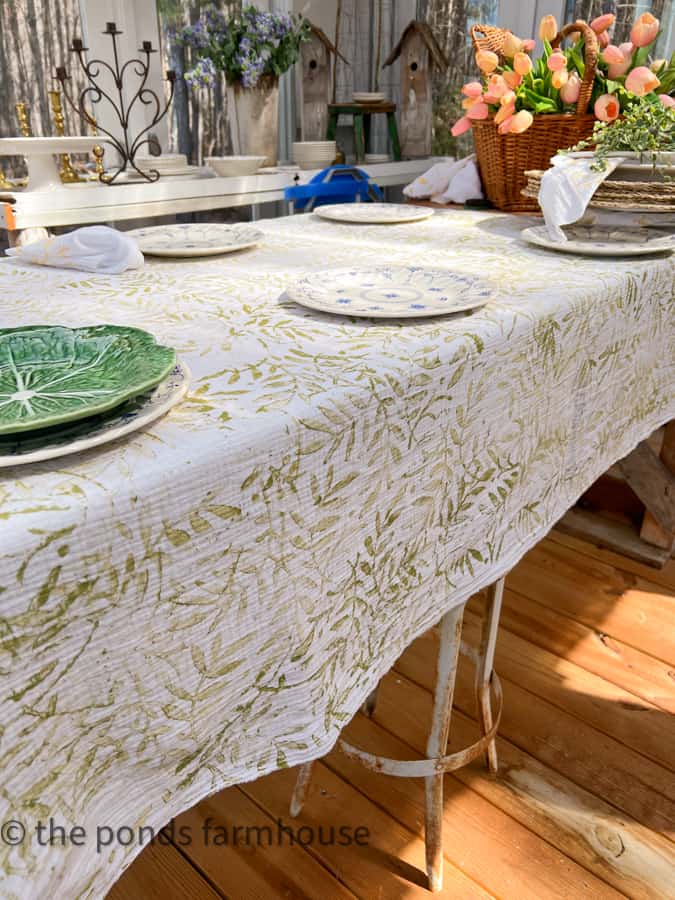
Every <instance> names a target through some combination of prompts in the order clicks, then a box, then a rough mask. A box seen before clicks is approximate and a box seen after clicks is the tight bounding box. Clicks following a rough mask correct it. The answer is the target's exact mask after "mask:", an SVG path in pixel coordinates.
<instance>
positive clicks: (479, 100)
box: [452, 12, 675, 137]
mask: <svg viewBox="0 0 675 900" xmlns="http://www.w3.org/2000/svg"><path fill="white" fill-rule="evenodd" d="M614 20H615V16H614V15H613V14H611V13H607V14H605V15H602V16H599V17H598V18H596V19H594V20H593V21H592V22H591V23H590V27H591V29H592V30H593V32H594V33H595V35H596V37H597V41H598V44H599V47H600V58H599V61H598V65H597V69H596V73H595V78H594V81H593V87H592V94H591V102H590V105H589V111H590V110H592V111H593V113H594V114H595V118H596V119H597V120H598V121H600V122H606V123H608V122H613V121H614V120H615V119H617V118H618V117H619V116H620V115H621V114H622V112H624V111H625V110H626V109H628V108H629V107H630V106H631V104H632V103H634V102H635V101H636V99H638V98H642V97H645V96H647V95H650V94H653V95H654V96H655V97H658V98H659V100H660V102H661V103H662V104H663V105H665V106H668V107H672V106H675V99H674V98H673V93H675V54H673V56H672V57H671V59H670V60H665V59H653V58H652V57H651V53H652V49H653V48H654V46H655V43H656V39H657V37H658V35H659V28H660V23H659V20H658V19H657V18H656V17H655V16H653V15H652V14H651V13H648V12H645V13H643V14H642V15H641V16H639V18H638V19H637V20H636V22H635V24H634V25H633V28H632V29H631V33H630V41H627V42H625V43H622V44H619V45H618V46H617V45H615V44H614V43H613V42H612V36H611V32H612V27H613V25H614ZM557 35H558V23H557V22H556V20H555V17H554V16H550V15H549V16H544V18H543V19H542V20H541V23H540V26H539V38H540V40H541V42H542V44H543V48H544V52H543V54H542V55H541V56H540V57H539V58H538V59H536V60H533V59H532V55H531V54H532V51H533V49H534V47H535V41H533V40H530V39H527V40H523V39H521V38H519V37H516V36H515V35H513V34H511V33H507V34H506V38H505V40H504V44H503V49H502V55H501V57H499V56H497V54H496V53H493V52H492V51H490V50H478V51H477V52H476V64H477V66H478V68H479V69H480V71H481V73H482V80H481V81H471V82H469V83H468V84H465V85H464V87H463V88H462V94H463V101H462V107H463V109H464V110H465V114H464V115H463V116H462V118H461V119H459V121H457V122H456V123H455V124H454V126H453V128H452V134H453V136H454V137H457V136H458V135H460V134H463V133H464V132H465V131H468V130H469V129H470V128H471V125H472V122H473V121H480V120H481V119H488V118H490V117H492V119H493V121H494V123H495V125H497V126H498V130H499V133H500V134H509V133H510V134H520V133H521V132H524V131H526V130H527V129H528V128H529V127H530V126H531V125H532V122H533V120H534V118H533V117H534V115H537V114H542V113H543V114H546V113H565V112H572V111H573V110H574V107H575V104H576V102H577V100H578V99H579V93H580V90H581V84H582V79H583V77H584V72H585V64H584V51H585V47H584V36H583V33H582V32H576V33H575V34H572V35H571V36H570V46H568V47H566V48H563V47H559V48H556V49H554V48H553V47H552V45H551V42H552V41H554V39H555V38H556V36H557Z"/></svg>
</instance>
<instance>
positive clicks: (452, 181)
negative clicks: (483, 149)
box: [403, 155, 483, 203]
mask: <svg viewBox="0 0 675 900" xmlns="http://www.w3.org/2000/svg"><path fill="white" fill-rule="evenodd" d="M403 193H404V194H405V196H406V197H411V198H413V199H415V200H428V199H429V198H431V200H433V202H434V203H465V202H466V201H467V200H482V199H483V191H482V189H481V182H480V175H479V174H478V167H477V166H476V157H475V156H473V155H472V156H465V157H464V158H463V159H457V160H449V161H445V162H440V163H435V164H434V165H433V166H432V167H431V168H430V169H429V170H428V171H427V172H425V173H424V175H420V176H419V178H416V179H415V180H414V181H413V182H412V183H411V184H408V185H406V186H405V187H404V188H403Z"/></svg>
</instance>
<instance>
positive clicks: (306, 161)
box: [293, 141, 337, 169]
mask: <svg viewBox="0 0 675 900" xmlns="http://www.w3.org/2000/svg"><path fill="white" fill-rule="evenodd" d="M336 156H337V144H336V143H335V141H296V142H295V143H294V144H293V159H294V160H295V162H296V163H297V164H298V165H299V166H300V168H301V169H325V168H326V167H327V166H330V165H332V163H333V160H334V159H335V157H336Z"/></svg>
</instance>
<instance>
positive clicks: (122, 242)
mask: <svg viewBox="0 0 675 900" xmlns="http://www.w3.org/2000/svg"><path fill="white" fill-rule="evenodd" d="M6 252H7V255H8V256H14V257H15V258H16V259H20V260H21V261H22V262H29V263H34V264H35V265H38V266H55V267H57V268H59V269H81V270H82V271H83V272H100V273H105V274H109V275H118V274H119V273H120V272H124V271H126V270H127V269H138V268H140V267H141V266H142V265H143V254H142V253H141V251H140V250H139V249H138V244H137V243H136V241H135V240H134V239H133V238H132V237H129V235H127V234H124V232H122V231H116V230H115V229H114V228H108V227H107V225H90V226H88V227H87V228H78V229H77V230H76V231H71V232H70V233H69V234H62V235H59V237H50V238H47V239H46V240H43V241H36V243H34V244H26V245H25V246H23V247H10V248H9V250H7V251H6Z"/></svg>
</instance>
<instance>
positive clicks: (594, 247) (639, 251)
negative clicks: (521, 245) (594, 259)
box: [520, 225, 675, 256]
mask: <svg viewBox="0 0 675 900" xmlns="http://www.w3.org/2000/svg"><path fill="white" fill-rule="evenodd" d="M520 234H521V237H523V238H524V239H525V240H526V241H529V242H530V243H531V244H536V245H537V246H539V247H546V248H547V249H548V250H557V251H558V252H559V253H577V254H580V255H582V256H647V255H648V254H650V253H666V252H668V251H670V250H675V234H672V233H671V234H669V233H666V232H664V230H663V229H661V228H642V229H637V228H634V229H630V230H628V229H622V228H611V227H609V226H608V227H604V228H603V227H602V226H599V225H570V226H566V227H565V234H566V235H567V240H566V241H552V240H551V238H550V237H549V234H548V229H547V227H546V225H535V226H534V227H532V228H525V229H524V230H523V231H521V233H520Z"/></svg>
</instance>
